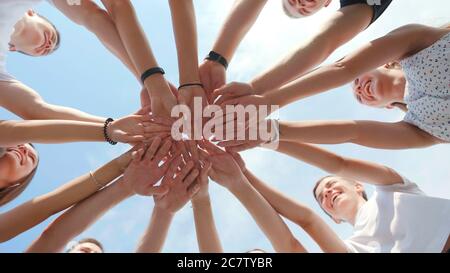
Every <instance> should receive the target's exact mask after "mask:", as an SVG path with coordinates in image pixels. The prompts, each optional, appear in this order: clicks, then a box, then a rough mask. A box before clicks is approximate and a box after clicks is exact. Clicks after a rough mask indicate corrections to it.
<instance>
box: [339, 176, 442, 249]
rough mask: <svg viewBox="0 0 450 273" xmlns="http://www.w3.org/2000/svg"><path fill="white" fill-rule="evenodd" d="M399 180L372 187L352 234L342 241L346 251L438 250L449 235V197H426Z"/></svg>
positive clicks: (357, 217)
mask: <svg viewBox="0 0 450 273" xmlns="http://www.w3.org/2000/svg"><path fill="white" fill-rule="evenodd" d="M403 181H404V183H402V184H395V185H390V186H378V187H376V190H375V193H374V195H373V196H372V197H371V198H370V199H369V200H368V201H367V203H366V204H364V205H363V206H362V207H361V208H360V210H359V211H358V215H357V216H356V221H355V227H354V230H353V235H352V236H351V237H350V238H349V239H347V240H345V241H344V242H345V244H346V246H347V248H348V251H349V252H354V253H389V252H393V253H441V252H442V250H443V248H444V247H445V244H446V242H447V239H448V236H449V235H450V200H446V199H439V198H433V197H429V196H426V195H425V194H424V193H423V192H422V191H421V190H420V189H419V187H418V186H417V185H416V184H414V183H411V182H410V181H409V180H407V179H403Z"/></svg>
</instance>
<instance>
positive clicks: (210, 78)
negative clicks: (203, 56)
mask: <svg viewBox="0 0 450 273" xmlns="http://www.w3.org/2000/svg"><path fill="white" fill-rule="evenodd" d="M198 72H199V75H200V81H201V82H202V84H203V86H204V87H205V88H204V89H205V92H206V96H207V98H208V102H209V103H210V104H212V103H213V99H212V98H213V97H212V94H213V92H214V90H216V89H218V88H220V87H222V86H224V85H225V82H226V69H225V67H224V66H223V65H221V64H220V63H218V62H214V61H210V60H204V61H203V63H202V64H201V65H200V67H199V69H198Z"/></svg>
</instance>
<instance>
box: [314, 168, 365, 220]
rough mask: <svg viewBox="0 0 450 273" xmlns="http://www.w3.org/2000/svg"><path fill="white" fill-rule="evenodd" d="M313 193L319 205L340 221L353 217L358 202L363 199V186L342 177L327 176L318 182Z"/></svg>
mask: <svg viewBox="0 0 450 273" xmlns="http://www.w3.org/2000/svg"><path fill="white" fill-rule="evenodd" d="M314 195H315V198H316V200H317V202H318V203H319V205H320V207H321V208H322V209H323V210H324V211H325V212H326V213H327V214H328V215H330V216H331V217H332V218H333V220H334V221H335V222H336V223H340V222H341V221H342V220H347V219H349V218H354V217H355V215H356V213H357V211H358V206H359V203H360V201H361V199H364V197H363V196H364V187H363V186H362V185H361V184H359V183H357V182H354V181H351V180H348V179H345V178H342V177H337V176H329V177H325V178H324V179H322V180H321V181H320V182H319V184H318V185H317V187H316V189H315V192H314Z"/></svg>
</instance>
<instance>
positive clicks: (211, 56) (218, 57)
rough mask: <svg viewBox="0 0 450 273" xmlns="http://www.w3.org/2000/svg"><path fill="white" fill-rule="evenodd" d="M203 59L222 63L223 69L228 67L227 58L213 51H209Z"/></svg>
mask: <svg viewBox="0 0 450 273" xmlns="http://www.w3.org/2000/svg"><path fill="white" fill-rule="evenodd" d="M205 59H206V60H210V61H213V62H216V63H219V64H221V65H223V67H225V69H228V61H227V59H226V58H225V57H224V56H222V55H220V54H219V53H217V52H215V51H211V52H209V54H208V56H206V58H205Z"/></svg>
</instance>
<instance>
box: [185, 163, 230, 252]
mask: <svg viewBox="0 0 450 273" xmlns="http://www.w3.org/2000/svg"><path fill="white" fill-rule="evenodd" d="M211 167H212V164H211V163H210V162H207V163H205V166H204V168H203V169H202V172H201V174H200V177H199V181H200V182H199V184H200V190H199V191H198V193H197V194H196V195H195V196H194V197H193V198H192V208H193V210H194V220H195V230H196V233H197V241H198V248H199V251H200V253H222V252H223V248H222V243H221V242H220V238H219V233H218V232H217V228H216V224H215V221H214V215H213V211H212V207H211V198H210V196H209V191H208V184H209V182H208V173H209V171H210V169H211Z"/></svg>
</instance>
